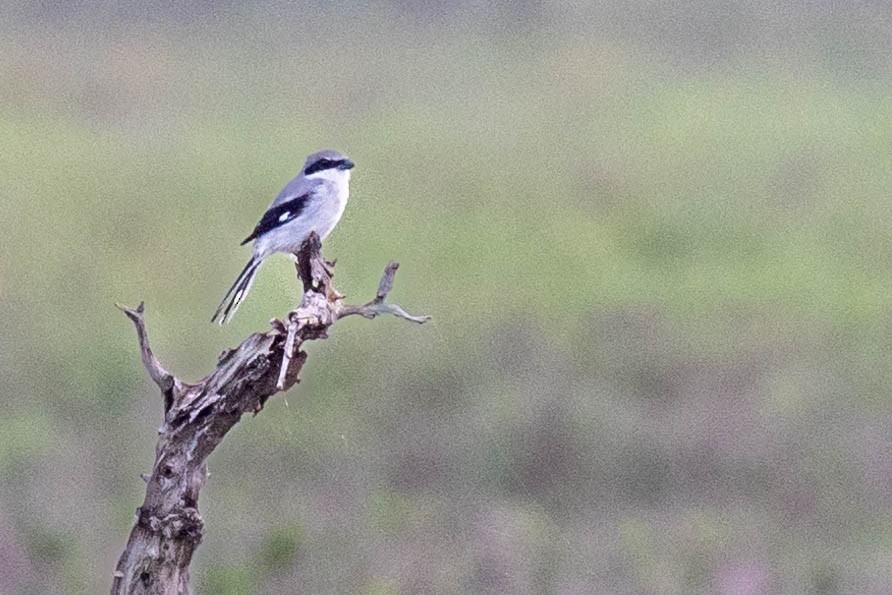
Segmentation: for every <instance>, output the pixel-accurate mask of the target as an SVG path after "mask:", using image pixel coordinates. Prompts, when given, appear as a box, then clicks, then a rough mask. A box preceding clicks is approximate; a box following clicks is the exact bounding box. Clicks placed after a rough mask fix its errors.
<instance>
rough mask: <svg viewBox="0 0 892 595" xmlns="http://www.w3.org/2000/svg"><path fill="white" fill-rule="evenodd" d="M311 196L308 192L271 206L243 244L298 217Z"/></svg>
mask: <svg viewBox="0 0 892 595" xmlns="http://www.w3.org/2000/svg"><path fill="white" fill-rule="evenodd" d="M309 197H310V193H309V192H308V193H306V194H301V195H300V196H298V197H297V198H292V199H291V200H289V201H286V202H283V203H282V204H280V205H276V206H274V207H270V208H269V210H268V211H267V212H266V213H264V214H263V218H262V219H261V220H260V223H258V224H257V226H256V227H255V228H254V231H252V232H251V235H249V236H248V237H246V238H245V239H244V240H242V244H241V245H245V244H247V243H248V242H250V241H251V240H254V239H257V238H259V237H260V236H262V235H263V234H265V233H266V232H268V231H269V230H271V229H275V228H277V227H279V226H280V225H285V224H286V223H288V222H289V221H291V220H293V219H295V218H296V217H298V216H299V215H300V214H301V213H302V212H303V210H304V208H305V207H306V206H307V199H308V198H309Z"/></svg>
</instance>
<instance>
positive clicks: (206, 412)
mask: <svg viewBox="0 0 892 595" xmlns="http://www.w3.org/2000/svg"><path fill="white" fill-rule="evenodd" d="M320 248H321V247H320V244H319V239H318V237H316V236H315V234H312V235H311V236H310V239H309V240H307V241H306V242H305V243H304V244H303V246H302V247H301V250H300V252H299V254H298V263H299V264H298V267H297V271H298V276H299V278H300V280H301V282H302V284H303V287H304V293H303V297H302V298H301V303H300V306H298V308H297V309H296V310H294V311H292V312H290V313H289V314H288V316H287V317H286V319H285V321H279V320H272V321H271V323H270V324H271V327H272V328H271V330H269V331H267V332H266V333H254V334H252V335H251V336H249V337H248V338H247V339H245V340H244V341H242V343H241V344H240V345H239V346H238V347H236V348H235V349H232V350H227V351H224V352H223V353H222V354H221V355H220V357H219V359H218V361H217V366H216V368H215V370H214V371H213V372H211V373H210V374H209V375H208V376H206V377H205V378H203V379H201V380H200V381H198V382H197V383H194V384H187V383H184V382H181V381H180V380H178V379H177V378H176V377H174V376H173V375H172V374H171V373H170V372H168V371H167V370H166V369H165V368H164V367H162V366H161V364H160V363H158V360H157V359H156V358H155V355H154V353H153V352H152V349H151V347H150V346H149V340H148V335H147V334H146V327H145V320H144V317H143V313H144V306H143V304H142V303H140V304H139V305H138V306H137V307H136V308H135V309H131V308H127V307H124V306H120V305H119V306H118V308H120V309H121V310H122V311H123V312H124V313H125V314H126V315H127V317H128V318H130V320H131V321H133V324H134V325H135V326H136V334H137V338H138V340H139V348H140V354H141V357H142V362H143V365H144V366H145V368H146V370H147V371H148V373H149V376H150V377H151V378H152V380H153V381H154V382H155V384H157V385H158V387H159V388H160V389H161V392H162V394H163V395H164V423H163V425H162V426H161V428H160V430H159V438H158V445H157V447H156V449H155V452H156V456H155V464H154V466H153V468H152V473H151V474H150V475H148V476H145V479H146V483H147V486H146V496H145V500H144V501H143V504H142V506H140V507H139V508H138V509H137V518H136V523H135V524H134V526H133V529H132V530H131V532H130V538H129V540H128V542H127V545H126V547H125V548H124V552H123V553H122V554H121V557H120V559H119V560H118V564H117V567H116V569H115V573H114V581H113V583H112V589H111V592H112V594H113V595H114V594H123V593H128V594H129V593H146V594H148V593H151V594H170V595H173V594H181V593H191V590H190V588H189V564H190V562H191V560H192V554H193V552H194V551H195V548H196V547H197V546H198V544H199V543H200V542H201V538H202V534H203V531H204V523H203V521H202V518H201V515H200V514H199V512H198V495H199V491H200V490H201V487H202V486H203V485H204V482H205V480H206V479H207V467H206V461H207V457H208V455H210V454H211V452H213V450H214V449H215V448H216V447H217V446H218V445H219V444H220V442H222V441H223V438H224V437H225V436H226V433H227V432H228V431H229V430H230V429H232V427H233V426H234V425H235V424H236V423H238V421H239V420H240V419H241V417H242V415H244V414H245V413H253V414H256V413H258V412H260V411H261V410H262V409H263V406H264V404H265V403H266V400H267V399H268V398H269V397H271V396H272V395H274V394H275V393H276V392H278V391H282V390H287V389H288V388H290V387H291V386H293V385H294V384H295V383H297V382H298V376H299V374H300V371H301V369H302V368H303V365H304V363H305V362H306V359H307V354H306V352H304V351H301V350H300V347H301V345H302V344H303V343H304V342H305V341H309V340H313V339H324V338H326V337H327V336H328V334H327V331H328V328H329V327H330V326H331V325H332V324H334V323H335V322H336V321H337V320H338V319H339V318H343V317H345V316H350V315H353V314H358V315H360V316H364V317H366V318H374V317H376V316H378V315H380V314H394V315H396V316H399V317H401V318H405V319H406V320H411V321H413V322H418V323H422V322H425V321H426V320H428V319H429V317H428V316H412V315H410V314H407V313H406V312H405V311H404V310H403V309H402V308H400V307H399V306H397V305H395V304H388V303H386V302H385V299H386V297H387V294H388V293H389V292H390V289H391V287H392V286H393V275H394V273H395V272H396V269H397V267H398V266H399V265H398V264H397V263H395V262H391V263H390V264H388V265H387V268H385V270H384V277H383V278H382V279H381V283H380V285H379V287H378V293H377V295H376V296H375V298H374V299H373V300H372V301H370V302H368V303H367V304H364V305H362V306H351V305H345V304H343V303H342V297H343V296H341V295H340V294H339V293H338V292H337V290H335V288H334V286H333V285H332V282H331V277H332V274H333V270H334V264H333V263H328V262H326V261H325V260H323V258H322V256H321V254H320Z"/></svg>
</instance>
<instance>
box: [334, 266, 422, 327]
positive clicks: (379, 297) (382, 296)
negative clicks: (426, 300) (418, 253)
mask: <svg viewBox="0 0 892 595" xmlns="http://www.w3.org/2000/svg"><path fill="white" fill-rule="evenodd" d="M398 268H400V263H398V262H396V261H395V260H391V261H390V262H389V263H387V266H386V267H384V275H382V276H381V281H380V283H378V293H377V294H376V295H375V299H373V300H372V301H370V302H368V303H366V304H363V305H362V306H354V305H351V304H341V305H340V307H339V308H338V311H337V317H338V318H344V317H345V316H354V315H355V316H362V317H363V318H369V319H372V318H375V317H377V316H380V315H381V314H393V315H394V316H398V317H399V318H403V319H405V320H409V321H411V322H417V323H418V324H424V323H425V322H427V321H428V320H430V319H431V317H430V316H428V315H427V314H422V315H418V316H416V315H413V314H409V313H408V312H406V311H405V310H403V309H402V308H401V307H400V306H398V305H397V304H388V303H387V302H386V301H385V300H386V299H387V295H388V294H389V293H390V290H391V289H393V277H394V275H396V270H397V269H398Z"/></svg>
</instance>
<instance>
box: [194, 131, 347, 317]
mask: <svg viewBox="0 0 892 595" xmlns="http://www.w3.org/2000/svg"><path fill="white" fill-rule="evenodd" d="M354 165H355V164H354V163H353V162H352V161H351V160H350V159H349V158H348V157H347V156H346V155H344V154H343V153H341V152H339V151H334V150H331V149H327V150H324V151H319V152H317V153H313V154H312V155H310V156H309V157H307V160H306V162H305V163H304V166H303V168H302V169H301V170H300V173H298V174H297V175H296V176H295V177H294V178H293V179H292V180H291V181H290V182H288V183H287V184H286V185H285V187H284V188H283V189H282V191H281V192H279V195H278V196H277V197H276V199H275V200H274V201H273V202H272V204H270V206H269V208H268V209H267V210H266V212H265V213H264V214H263V217H261V219H260V222H259V223H258V224H257V225H256V226H255V227H254V231H252V232H251V234H250V235H249V236H248V237H246V238H245V239H244V240H242V243H241V245H245V244H247V243H248V242H251V241H253V242H254V245H253V252H252V254H251V260H249V261H248V264H247V265H245V268H244V269H242V272H241V273H240V274H239V276H238V278H236V280H235V283H233V284H232V287H230V288H229V291H227V292H226V295H225V296H224V297H223V301H221V302H220V305H219V306H218V307H217V311H216V312H214V315H213V317H211V322H214V321H215V320H217V318H218V317H219V319H220V324H221V325H222V324H225V323H226V322H228V321H230V320H232V317H233V316H235V313H236V311H237V310H238V307H239V306H240V305H241V303H242V302H243V301H244V299H245V297H246V296H247V295H248V291H250V289H251V285H252V284H253V283H254V278H255V277H256V276H257V271H259V270H260V265H261V264H263V261H264V259H265V258H266V257H268V256H270V255H272V254H276V253H279V252H284V253H289V254H292V255H296V254H297V252H298V250H299V249H300V246H301V244H303V242H304V240H306V239H307V238H308V237H309V235H310V232H313V231H315V232H316V233H317V234H318V236H319V239H320V241H321V240H324V239H325V238H327V237H328V235H329V234H330V233H331V232H332V230H333V229H334V227H335V225H337V224H338V221H340V219H341V216H342V215H343V214H344V208H345V207H346V206H347V199H348V198H349V196H350V170H351V169H353V167H354ZM221 314H222V315H221Z"/></svg>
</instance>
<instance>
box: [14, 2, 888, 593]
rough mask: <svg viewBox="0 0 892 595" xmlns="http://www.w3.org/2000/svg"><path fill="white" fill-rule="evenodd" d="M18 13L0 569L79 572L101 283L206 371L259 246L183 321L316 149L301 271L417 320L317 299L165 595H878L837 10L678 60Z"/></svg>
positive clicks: (109, 313)
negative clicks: (230, 297)
mask: <svg viewBox="0 0 892 595" xmlns="http://www.w3.org/2000/svg"><path fill="white" fill-rule="evenodd" d="M29 10H30V9H26V8H22V7H20V8H19V9H18V12H17V13H16V15H15V18H12V19H10V20H6V22H5V24H0V27H2V28H4V29H0V30H2V31H3V33H4V35H0V138H3V146H4V150H3V151H0V200H2V201H3V202H2V206H3V213H4V214H3V216H2V217H0V235H2V237H3V245H4V247H5V249H4V253H5V255H6V258H3V259H0V301H2V308H0V335H2V345H0V374H2V378H3V389H2V397H3V400H4V402H5V403H6V404H7V407H6V409H7V412H6V414H5V415H3V416H2V418H0V475H2V480H0V534H3V535H8V536H9V537H8V538H4V543H3V545H2V549H0V561H3V564H4V566H5V569H4V572H2V573H0V592H4V593H5V592H71V593H95V592H101V591H103V590H105V589H107V587H108V585H109V584H110V580H111V578H110V577H111V572H112V568H113V564H114V560H115V559H116V556H117V555H118V554H119V552H120V549H121V547H122V546H123V544H124V541H125V538H126V534H127V531H128V530H129V527H130V524H131V522H132V511H133V509H134V508H135V507H136V506H137V505H138V504H139V503H140V502H141V501H142V490H143V486H144V484H143V483H142V482H141V481H140V479H139V474H140V473H143V472H146V471H148V470H149V467H150V465H151V463H152V453H153V447H154V440H155V432H154V429H155V427H156V426H157V424H158V423H159V420H160V410H161V403H160V397H159V396H158V395H157V394H156V390H155V388H154V387H153V385H151V383H150V381H149V380H148V379H147V378H145V374H144V371H143V369H142V367H141V366H140V364H139V360H138V354H137V351H136V342H135V340H134V337H133V331H132V328H131V326H130V324H129V322H128V321H127V320H126V319H125V318H124V317H123V316H121V315H120V314H119V313H118V312H117V310H115V309H114V307H113V304H114V303H115V302H123V303H126V304H135V303H136V302H138V301H139V300H143V299H144V300H145V301H146V304H147V305H146V310H147V321H148V328H149V332H150V334H151V337H152V339H153V347H154V350H155V352H156V354H157V355H158V357H159V358H160V360H161V361H162V362H163V363H164V364H165V365H166V366H168V367H169V368H171V369H172V370H173V371H175V372H176V373H177V374H178V375H179V376H180V377H182V378H184V379H187V380H188V379H190V378H195V377H198V376H199V375H201V374H204V373H206V372H207V371H209V370H210V368H211V366H213V363H214V361H215V357H216V355H217V354H218V353H219V352H220V351H221V350H222V349H224V348H227V347H231V346H233V345H235V344H236V343H237V342H238V341H240V340H241V339H242V338H243V337H244V336H246V335H247V334H248V333H250V332H252V331H255V330H258V329H262V328H264V327H265V326H266V324H267V321H268V320H269V319H270V318H271V317H274V316H282V315H283V314H284V313H286V312H287V311H288V309H289V307H290V306H291V305H293V304H294V303H295V302H296V300H297V299H298V298H297V295H296V292H297V291H298V285H297V282H296V281H295V279H294V273H293V267H292V266H291V264H290V263H289V262H288V261H287V259H284V258H281V259H278V260H275V261H274V262H270V263H268V264H266V265H265V266H264V270H263V271H262V272H261V274H260V277H259V279H258V281H257V284H256V286H255V289H254V290H253V292H252V295H251V297H250V298H249V299H248V300H247V302H246V303H245V305H244V306H243V307H242V309H241V310H240V312H239V315H238V317H236V319H235V321H234V323H233V324H232V325H230V326H227V327H225V328H222V329H221V328H220V327H217V326H214V325H210V324H208V322H207V321H208V319H209V317H210V315H211V313H212V312H213V309H214V307H215V306H216V304H217V303H218V302H219V300H220V298H221V297H222V295H223V293H224V292H225V290H226V289H227V287H228V285H229V283H231V281H232V279H233V278H234V277H235V275H236V274H237V273H238V271H239V270H240V269H241V267H242V266H243V264H244V262H243V261H245V260H246V259H247V257H248V250H247V249H246V248H240V247H239V246H238V242H239V241H240V240H241V238H242V237H244V235H246V233H247V232H249V231H250V229H251V228H252V226H253V224H254V223H255V222H256V219H257V218H258V217H259V216H260V215H261V214H262V211H263V209H264V208H265V207H266V205H267V204H268V202H269V201H270V200H271V199H272V197H273V196H274V195H275V193H276V192H278V190H279V188H280V187H281V185H282V184H283V183H284V182H285V181H287V180H288V179H289V178H290V177H291V176H292V175H293V174H294V173H295V172H296V170H297V168H299V167H300V165H301V163H302V160H303V158H304V157H305V155H306V154H307V153H309V152H311V151H313V150H316V149H319V148H323V147H335V148H338V149H341V150H343V151H345V152H347V153H348V154H349V155H350V156H351V158H352V159H353V160H354V161H356V163H357V168H356V170H354V171H355V174H354V177H353V183H352V196H351V202H350V205H349V207H348V209H347V213H346V216H345V218H344V220H343V221H342V222H341V224H340V225H339V227H338V228H337V230H336V231H335V233H334V234H333V235H332V237H331V238H330V240H329V241H328V242H327V244H326V246H325V252H326V254H327V255H328V256H329V257H332V258H334V257H336V258H337V259H338V268H337V277H336V281H337V283H338V287H339V289H340V290H341V291H342V292H344V293H345V294H346V295H347V296H349V298H350V299H351V300H355V301H364V300H365V299H368V298H370V297H371V296H372V295H373V292H374V290H375V288H376V284H377V281H378V278H379V277H380V273H381V270H382V268H383V266H384V264H385V263H386V262H387V261H388V260H389V259H391V258H393V259H397V260H399V261H400V262H401V263H402V267H401V268H400V272H399V274H398V275H397V282H396V287H395V289H394V292H393V294H392V297H393V299H394V301H397V302H399V303H401V304H402V305H404V306H405V307H406V308H407V309H409V310H412V311H418V312H424V313H430V314H432V315H433V316H434V322H433V323H432V324H430V325H427V326H424V327H416V326H414V325H409V324H406V323H404V322H403V321H399V320H390V319H381V320H376V321H373V322H368V321H364V320H352V319H351V320H345V321H344V322H343V323H342V324H339V325H338V326H337V327H336V328H335V331H334V332H333V334H332V337H331V338H330V339H329V340H328V341H326V342H323V343H319V344H314V345H312V346H310V347H309V351H310V359H309V362H308V365H307V367H306V368H305V371H304V374H303V382H302V383H301V384H300V385H299V386H298V387H297V388H296V389H294V390H292V391H291V392H290V393H288V394H287V395H285V399H283V398H278V397H277V398H274V399H273V400H271V401H270V403H269V404H268V406H267V408H266V410H265V411H264V412H263V413H262V414H261V415H259V416H257V417H256V418H252V419H245V420H243V422H242V423H241V424H240V425H239V426H238V427H237V428H236V430H235V431H234V432H233V433H232V434H231V435H230V436H229V437H228V438H227V440H226V442H225V443H224V444H223V446H222V447H221V448H220V449H219V451H218V452H216V453H215V454H214V456H213V457H212V459H211V461H210V467H211V471H212V476H211V479H210V481H209V482H208V484H207V487H206V488H205V489H204V491H203V493H202V501H201V502H200V506H201V510H202V513H203V515H204V517H205V520H206V524H207V530H206V536H205V540H204V543H203V544H202V545H201V547H200V548H199V550H198V552H197V554H196V559H195V561H194V563H193V577H194V581H193V582H194V584H195V586H196V588H197V589H198V590H199V591H200V592H204V593H244V592H258V593H286V592H291V591H292V590H293V589H294V585H302V588H301V589H300V591H301V592H307V593H321V592H341V593H348V592H366V593H413V592H437V593H440V592H443V593H446V592H469V593H474V592H492V593H496V592H504V593H525V592H568V593H569V592H636V593H640V592H654V593H690V592H721V591H722V590H723V589H725V590H728V591H730V590H731V588H732V587H733V586H734V585H739V584H743V583H747V584H754V585H763V586H764V588H765V590H767V591H770V592H820V593H835V592H865V593H868V592H880V591H881V590H882V588H883V586H884V585H885V586H888V585H889V584H892V570H890V569H892V528H890V527H892V525H890V523H889V520H890V518H889V508H888V499H889V490H890V487H892V484H890V479H889V478H890V477H892V463H890V460H892V457H890V452H889V440H888V435H889V422H890V421H892V417H890V412H892V409H890V399H889V394H890V389H892V372H890V369H892V368H890V366H889V365H888V359H889V354H890V350H892V332H890V331H892V313H890V308H889V304H890V302H889V297H888V296H890V295H892V267H890V266H889V264H888V263H890V262H892V240H890V238H892V207H890V201H889V198H890V188H892V183H890V171H892V169H890V163H892V100H890V96H889V94H888V88H887V85H884V84H883V85H880V84H879V83H878V82H875V81H879V80H888V78H887V75H888V74H890V73H889V72H887V71H888V65H887V66H886V67H885V70H883V67H882V66H881V65H879V64H876V63H874V62H873V60H876V58H875V57H874V56H873V55H872V54H871V53H870V52H869V51H868V49H865V47H866V46H865V47H862V46H861V45H860V42H859V39H862V38H861V37H859V36H856V35H854V34H853V35H852V37H851V38H849V36H847V35H845V34H843V33H839V31H844V30H845V29H844V26H843V24H840V25H839V28H840V29H839V31H837V30H836V29H832V30H831V31H827V32H826V33H827V35H826V36H825V37H824V39H825V42H826V43H825V45H821V44H818V45H813V44H816V43H818V42H816V41H814V40H813V39H812V38H811V37H810V36H809V35H805V34H802V35H800V36H798V37H797V36H791V37H789V38H787V37H785V36H784V35H782V34H780V33H777V35H776V37H777V39H775V43H777V44H778V45H777V46H776V47H773V49H771V50H765V51H764V52H763V51H762V46H761V45H759V44H756V43H754V44H753V45H747V44H745V43H741V44H740V47H739V48H737V49H736V51H735V52H733V55H728V54H725V53H723V52H720V51H718V49H716V51H717V52H718V54H719V55H720V56H721V59H717V60H716V61H714V62H713V61H710V60H705V59H704V60H702V61H699V60H698V59H697V58H696V56H697V55H699V54H696V52H695V49H696V48H695V49H691V53H690V55H689V54H688V52H686V51H685V50H684V49H683V48H684V44H683V43H681V42H678V43H675V42H673V44H674V45H672V51H664V50H665V47H660V46H659V45H656V44H655V43H654V42H653V40H650V41H648V39H649V38H641V37H640V36H636V34H634V31H633V28H632V25H631V24H629V23H626V24H625V25H617V24H616V23H614V24H613V25H612V27H611V28H608V29H607V30H606V32H604V33H603V34H601V33H600V31H601V28H600V26H599V25H598V23H597V22H594V21H593V22H585V24H583V25H579V28H581V32H580V30H579V29H574V28H573V27H570V26H569V25H567V24H566V23H568V22H570V20H571V19H570V18H569V17H566V19H555V20H554V21H550V20H548V19H546V20H545V22H544V23H543V22H540V21H539V20H537V19H533V18H532V17H529V25H530V26H529V28H526V27H525V28H523V29H522V30H519V29H513V28H512V27H513V25H516V24H517V23H519V22H521V21H523V22H526V21H524V20H523V19H521V18H520V17H517V19H516V20H513V18H512V17H511V15H507V16H506V15H501V16H496V17H493V19H495V20H494V21H493V23H490V24H491V28H487V27H489V26H490V25H487V23H489V21H486V22H485V23H477V24H475V25H474V26H471V25H469V24H468V23H466V22H462V21H460V20H459V19H458V17H454V19H452V20H450V18H448V17H443V19H444V20H442V21H441V20H438V19H434V18H431V19H430V20H428V19H425V18H423V17H421V16H419V15H414V16H412V15H408V14H399V13H397V12H388V11H387V10H383V9H382V10H379V11H372V10H370V9H368V7H364V5H360V4H357V5H355V6H353V7H352V8H344V9H343V13H341V14H340V15H339V18H338V19H336V20H333V19H331V18H330V17H331V14H330V12H329V11H330V10H333V9H331V8H324V7H322V8H319V7H317V8H313V9H307V11H306V12H305V13H302V14H300V15H290V14H285V13H284V9H273V8H272V7H269V6H266V4H264V3H260V4H258V5H257V6H256V7H254V8H232V9H229V10H228V11H224V12H222V13H221V14H220V15H219V16H216V17H214V18H204V17H202V18H198V17H196V18H194V19H191V20H189V21H188V22H186V23H179V22H175V21H174V20H173V19H171V20H170V21H165V20H161V21H159V20H156V19H152V18H145V19H142V18H129V19H128V18H122V17H120V16H107V17H106V21H107V22H106V21H102V20H98V21H97V20H96V19H95V18H94V17H96V15H87V16H89V17H90V18H86V17H84V18H80V19H78V18H70V19H56V20H54V19H51V18H49V17H46V16H45V15H43V16H41V15H38V16H35V15H34V14H32V13H31V12H29ZM277 10H279V11H280V12H281V14H280V12H276V11H277ZM554 10H558V9H557V8H555V9H554ZM741 10H743V9H741ZM803 10H805V9H803ZM815 10H817V9H815ZM863 10H867V9H862V11H863ZM876 10H883V9H881V8H877V9H876ZM453 16H454V15H453ZM528 16H529V15H527V17H528ZM713 16H714V17H715V18H716V19H717V20H718V21H721V22H724V21H723V20H722V18H721V17H716V16H715V15H713ZM527 17H524V18H525V19H526V18H527ZM729 18H730V17H729ZM815 18H818V17H815ZM847 18H848V19H849V20H848V21H845V23H849V25H852V23H854V24H855V25H863V24H864V23H867V22H869V21H870V20H871V18H873V17H872V15H871V14H869V13H864V12H861V13H859V12H857V11H856V12H854V13H852V14H850V15H849V16H848V17H847ZM821 22H823V21H821ZM512 24H513V25H512ZM509 25H511V26H509ZM852 26H853V27H854V25H852ZM864 26H866V25H864ZM616 27H619V29H616ZM622 27H628V28H629V29H628V31H626V29H623V28H622ZM828 27H829V25H828ZM857 30H860V29H857ZM624 32H625V33H627V34H624ZM834 32H836V35H835V36H834ZM772 39H774V38H772ZM875 41H876V43H878V44H881V43H886V42H885V41H882V40H875ZM729 44H731V45H732V46H734V42H733V41H729ZM810 44H812V45H810ZM734 47H736V46H734ZM680 48H681V49H680ZM815 48H817V49H815ZM700 49H701V50H702V47H701V48H700ZM859 52H860V53H859ZM803 55H806V56H811V57H812V58H814V59H807V58H803V57H802V56H803ZM692 56H694V57H692ZM870 73H873V75H871V74H870ZM884 77H885V78H884ZM286 400H287V404H286V402H285V401H286ZM747 581H749V582H747Z"/></svg>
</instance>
